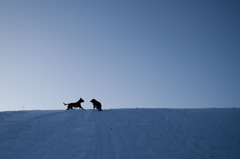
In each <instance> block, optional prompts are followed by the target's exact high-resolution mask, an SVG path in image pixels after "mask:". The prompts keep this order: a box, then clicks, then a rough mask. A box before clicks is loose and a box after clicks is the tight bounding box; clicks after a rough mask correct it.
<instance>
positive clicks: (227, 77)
mask: <svg viewBox="0 0 240 159" xmlns="http://www.w3.org/2000/svg"><path fill="white" fill-rule="evenodd" d="M0 24H1V25H0V35H1V36H0V76H1V78H0V80H1V82H0V110H22V109H23V106H24V109H29V110H32V109H65V106H64V105H63V104H62V102H75V101H77V100H78V99H79V98H80V97H82V98H83V99H85V103H83V107H84V108H86V109H88V108H89V109H90V108H92V105H91V103H90V102H89V101H90V100H91V99H92V98H96V99H97V100H99V101H100V102H102V104H103V108H108V109H109V108H136V107H138V108H209V107H220V108H221V107H239V106H240V91H239V90H240V84H239V81H240V69H239V68H240V29H239V28H240V2H239V1H237V0H236V1H234V0H228V1H227V0H225V1H221V0H201V1H200V0H199V1H198V0H156V1H154V0H121V1H112V0H104V1H97V0H96V1H92V0H88V1H86V0H41V1H37V0H22V1H18V0H1V1H0Z"/></svg>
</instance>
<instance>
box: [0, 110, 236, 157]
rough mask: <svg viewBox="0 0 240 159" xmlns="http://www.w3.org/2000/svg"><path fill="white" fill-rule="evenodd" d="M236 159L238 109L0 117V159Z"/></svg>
mask: <svg viewBox="0 0 240 159" xmlns="http://www.w3.org/2000/svg"><path fill="white" fill-rule="evenodd" d="M16 158H17V159H239V158H240V109H115V110H104V111H102V112H98V111H93V110H84V111H83V110H70V111H65V110H58V111H15V112H0V159H16Z"/></svg>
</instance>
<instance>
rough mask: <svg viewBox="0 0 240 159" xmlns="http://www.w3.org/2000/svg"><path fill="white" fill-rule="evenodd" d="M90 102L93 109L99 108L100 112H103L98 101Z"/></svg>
mask: <svg viewBox="0 0 240 159" xmlns="http://www.w3.org/2000/svg"><path fill="white" fill-rule="evenodd" d="M90 102H92V104H93V109H95V108H97V110H98V111H102V104H101V103H100V102H99V101H97V100H96V99H92V100H91V101H90Z"/></svg>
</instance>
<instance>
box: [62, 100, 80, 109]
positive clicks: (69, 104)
mask: <svg viewBox="0 0 240 159" xmlns="http://www.w3.org/2000/svg"><path fill="white" fill-rule="evenodd" d="M82 102H84V100H83V99H82V98H80V99H79V101H77V102H76V103H68V104H65V103H64V102H63V104H64V105H67V106H68V107H67V110H69V109H73V107H76V108H77V107H79V109H80V108H82V110H84V109H83V107H82V106H81V103H82Z"/></svg>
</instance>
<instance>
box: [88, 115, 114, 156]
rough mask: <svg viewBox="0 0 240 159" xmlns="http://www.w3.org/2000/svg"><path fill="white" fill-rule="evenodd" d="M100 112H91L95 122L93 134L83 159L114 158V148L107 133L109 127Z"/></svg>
mask: <svg viewBox="0 0 240 159" xmlns="http://www.w3.org/2000/svg"><path fill="white" fill-rule="evenodd" d="M102 113H103V112H97V111H92V112H91V116H92V118H93V120H94V124H95V134H94V136H93V138H92V141H91V143H90V145H89V148H88V150H87V153H86V155H85V157H84V158H85V159H93V158H94V159H108V158H109V159H110V158H115V149H114V145H113V143H112V139H111V135H110V133H109V131H110V129H109V128H108V127H107V125H106V123H105V121H104V120H103V118H102Z"/></svg>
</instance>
